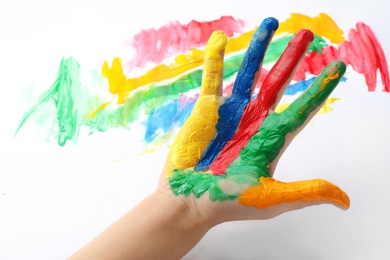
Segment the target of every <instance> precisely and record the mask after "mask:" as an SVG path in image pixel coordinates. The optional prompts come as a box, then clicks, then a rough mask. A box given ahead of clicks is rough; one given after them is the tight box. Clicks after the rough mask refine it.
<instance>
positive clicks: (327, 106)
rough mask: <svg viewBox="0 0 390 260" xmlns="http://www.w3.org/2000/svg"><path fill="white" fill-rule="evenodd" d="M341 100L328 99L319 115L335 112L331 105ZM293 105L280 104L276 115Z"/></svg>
mask: <svg viewBox="0 0 390 260" xmlns="http://www.w3.org/2000/svg"><path fill="white" fill-rule="evenodd" d="M340 99H341V98H334V97H330V98H328V99H327V100H326V101H325V104H324V105H323V106H322V107H321V108H320V110H319V111H318V114H320V115H321V114H326V113H329V112H332V111H333V108H332V107H331V106H330V105H331V104H333V103H334V102H336V101H338V100H340ZM290 104H291V103H285V104H280V105H278V106H277V107H276V109H275V112H276V113H282V112H283V111H284V110H285V109H286V108H287V107H288V106H289V105H290Z"/></svg>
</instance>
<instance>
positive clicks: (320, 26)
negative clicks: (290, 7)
mask: <svg viewBox="0 0 390 260" xmlns="http://www.w3.org/2000/svg"><path fill="white" fill-rule="evenodd" d="M302 28H306V29H308V30H310V31H312V32H313V33H314V34H316V35H318V36H320V37H326V38H327V39H329V40H330V41H331V42H332V43H342V42H344V37H343V34H344V32H343V31H342V30H341V29H340V28H339V27H338V26H337V24H336V23H335V22H334V21H333V19H332V18H330V17H329V16H328V15H327V14H325V13H320V14H319V15H318V16H314V17H310V16H307V15H304V14H298V13H292V14H291V16H290V18H288V19H287V20H286V21H284V22H282V23H280V26H279V30H278V31H277V32H276V34H281V33H286V32H287V33H297V32H298V31H299V30H300V29H302Z"/></svg>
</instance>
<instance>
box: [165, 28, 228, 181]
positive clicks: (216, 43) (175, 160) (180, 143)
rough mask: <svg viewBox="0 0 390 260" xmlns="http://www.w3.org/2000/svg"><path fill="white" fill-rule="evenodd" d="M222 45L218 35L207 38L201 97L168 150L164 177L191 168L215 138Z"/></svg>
mask: <svg viewBox="0 0 390 260" xmlns="http://www.w3.org/2000/svg"><path fill="white" fill-rule="evenodd" d="M226 43H227V37H226V35H225V34H224V33H223V32H222V31H216V32H214V33H213V34H212V35H211V36H210V39H209V41H208V43H207V46H206V53H205V61H204V69H203V79H202V86H201V93H200V96H199V98H198V101H197V102H196V104H195V106H194V108H193V110H192V112H191V115H190V116H189V118H188V119H187V120H186V122H185V123H184V125H183V126H182V128H181V129H180V131H179V133H178V135H177V137H176V139H175V141H174V142H173V144H172V146H171V149H170V151H169V154H168V157H167V160H166V164H165V172H166V174H167V176H169V175H170V174H171V172H172V170H173V169H175V168H176V169H185V168H189V167H193V166H195V165H196V164H197V163H198V161H199V159H200V156H201V155H202V154H203V153H204V151H205V150H206V148H207V146H208V144H209V143H210V141H211V140H212V139H213V138H214V136H215V134H216V129H215V125H216V124H217V121H218V118H219V116H218V105H219V103H218V95H219V93H220V92H221V90H220V89H221V84H222V74H223V55H224V48H225V45H226Z"/></svg>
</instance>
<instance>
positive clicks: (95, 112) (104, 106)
mask: <svg viewBox="0 0 390 260" xmlns="http://www.w3.org/2000/svg"><path fill="white" fill-rule="evenodd" d="M110 104H111V102H106V103H103V104H101V105H100V106H99V107H98V108H96V109H95V110H93V111H92V112H91V113H89V114H88V115H86V116H85V118H86V119H92V118H93V117H95V116H96V114H97V113H99V112H100V111H102V110H103V109H105V108H106V107H107V106H108V105H110Z"/></svg>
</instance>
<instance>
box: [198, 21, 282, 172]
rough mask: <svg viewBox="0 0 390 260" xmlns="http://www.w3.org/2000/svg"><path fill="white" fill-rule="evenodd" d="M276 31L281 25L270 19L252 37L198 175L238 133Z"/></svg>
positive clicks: (200, 164)
mask: <svg viewBox="0 0 390 260" xmlns="http://www.w3.org/2000/svg"><path fill="white" fill-rule="evenodd" d="M277 28H278V21H277V20H276V19H274V18H267V19H265V20H264V21H263V22H262V24H261V25H260V27H259V28H258V30H257V31H256V33H255V35H254V36H253V40H252V41H251V44H250V46H249V48H248V50H247V52H246V55H245V57H244V61H243V62H242V65H241V69H240V71H239V73H238V75H237V78H236V81H235V83H234V87H233V92H232V95H231V96H230V98H228V99H227V100H226V101H225V103H224V104H223V105H221V106H220V107H219V110H218V113H219V116H220V118H219V120H218V123H217V125H216V128H217V134H216V135H215V137H214V139H213V140H212V141H211V143H210V145H209V146H208V147H207V149H206V151H205V152H204V153H203V155H202V158H201V159H200V161H199V163H198V165H196V167H195V170H196V171H203V170H207V169H208V167H209V165H210V163H211V162H213V161H214V160H215V158H216V157H217V156H218V154H219V152H220V151H221V149H222V147H223V146H224V145H225V144H226V142H227V141H228V140H230V138H231V137H232V136H233V134H234V132H235V131H236V129H237V126H238V123H239V122H240V119H241V116H242V113H243V111H244V109H245V107H246V105H247V104H248V103H249V101H250V99H251V92H252V85H254V84H256V78H257V77H256V75H257V74H258V71H259V69H260V66H261V63H262V61H263V58H264V55H265V51H266V49H267V46H268V44H269V42H270V41H271V39H272V36H273V34H274V32H275V30H276V29H277Z"/></svg>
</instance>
